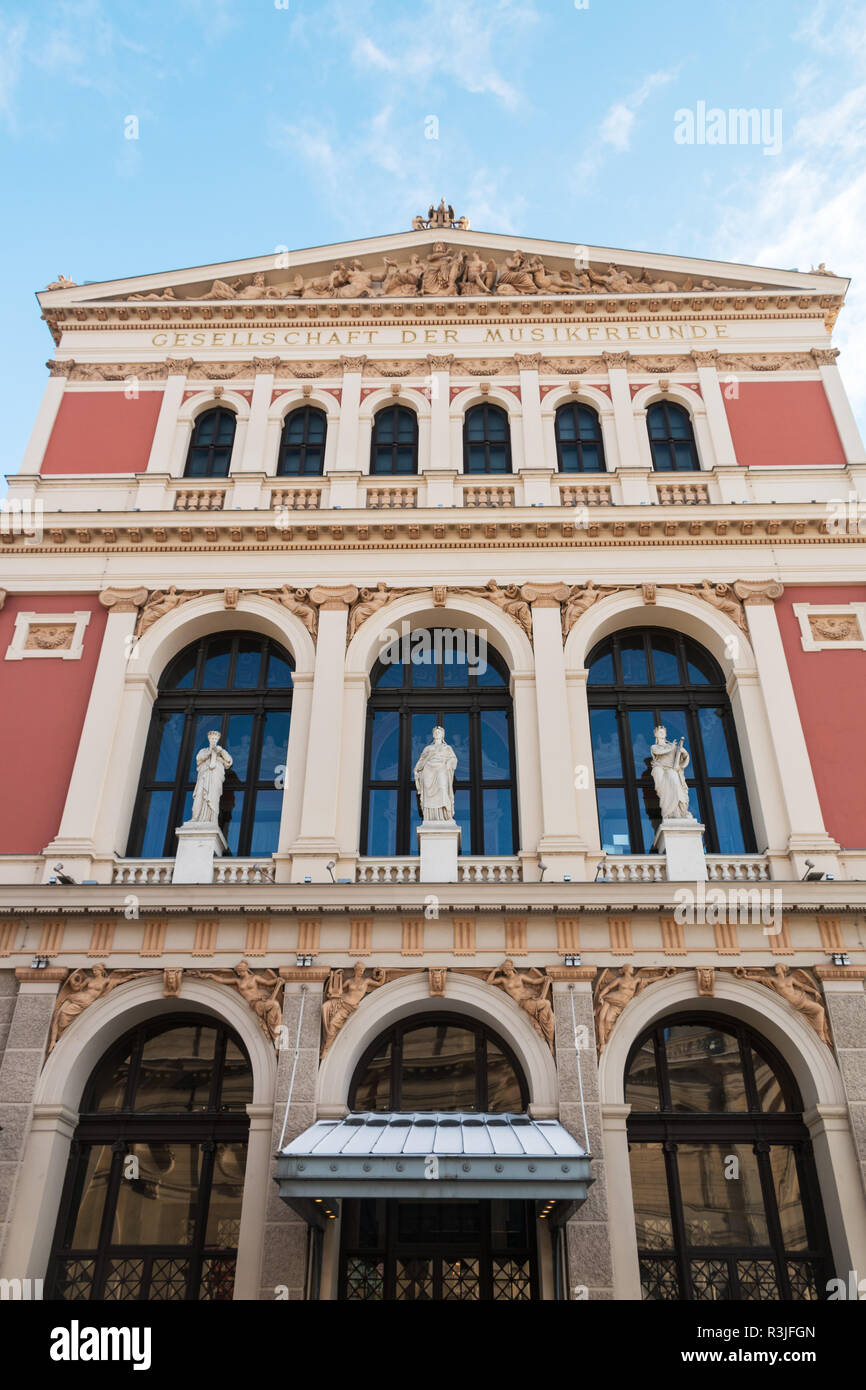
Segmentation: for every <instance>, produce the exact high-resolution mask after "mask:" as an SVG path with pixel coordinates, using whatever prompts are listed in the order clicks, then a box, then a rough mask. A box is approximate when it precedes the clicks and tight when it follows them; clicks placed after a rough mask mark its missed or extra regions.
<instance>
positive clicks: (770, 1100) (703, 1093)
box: [625, 1013, 832, 1301]
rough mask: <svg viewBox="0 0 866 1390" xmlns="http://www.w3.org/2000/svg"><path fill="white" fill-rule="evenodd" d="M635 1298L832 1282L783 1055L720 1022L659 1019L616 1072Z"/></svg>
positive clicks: (764, 1292)
mask: <svg viewBox="0 0 866 1390" xmlns="http://www.w3.org/2000/svg"><path fill="white" fill-rule="evenodd" d="M625 1099H626V1101H627V1102H628V1103H629V1104H630V1105H631V1114H630V1115H629V1117H628V1121H627V1126H628V1141H629V1151H630V1160H631V1181H632V1195H633V1200H634V1212H635V1226H636V1230H637V1244H638V1257H639V1260H640V1270H641V1287H642V1291H643V1296H644V1298H646V1299H687V1300H692V1299H694V1300H710V1301H715V1300H728V1299H754V1300H763V1299H770V1300H777V1299H795V1300H800V1299H818V1298H821V1297H823V1296H824V1292H825V1289H826V1281H827V1279H828V1278H831V1277H832V1267H831V1263H830V1254H829V1245H828V1240H827V1230H826V1225H825V1222H824V1214H823V1210H822V1206H821V1197H820V1193H819V1189H818V1182H817V1177H816V1173H815V1162H814V1158H813V1156H812V1145H811V1142H810V1140H809V1131H808V1129H807V1128H806V1125H805V1123H804V1121H803V1114H802V1111H803V1103H802V1100H801V1098H800V1095H799V1093H798V1091H797V1087H796V1085H795V1084H794V1080H793V1078H792V1076H791V1075H790V1073H789V1071H788V1069H787V1067H786V1066H785V1064H784V1062H783V1061H782V1058H781V1057H779V1055H778V1054H777V1053H776V1052H775V1051H774V1049H773V1048H772V1047H770V1045H769V1044H768V1043H767V1042H766V1041H765V1040H764V1039H763V1038H760V1037H758V1036H757V1035H756V1034H754V1033H752V1032H751V1030H750V1029H748V1028H747V1027H746V1026H745V1025H744V1024H742V1023H740V1022H737V1021H736V1020H733V1019H727V1018H723V1017H721V1016H720V1015H716V1014H711V1015H702V1014H699V1013H696V1014H683V1015H677V1016H676V1017H673V1018H665V1019H663V1020H662V1021H661V1022H660V1023H657V1024H655V1025H654V1026H653V1027H652V1028H650V1029H648V1031H647V1032H646V1033H645V1034H644V1035H643V1037H641V1038H639V1039H638V1041H637V1042H636V1043H635V1045H634V1047H633V1048H632V1050H631V1054H630V1057H629V1061H628V1065H627V1067H626V1086H625Z"/></svg>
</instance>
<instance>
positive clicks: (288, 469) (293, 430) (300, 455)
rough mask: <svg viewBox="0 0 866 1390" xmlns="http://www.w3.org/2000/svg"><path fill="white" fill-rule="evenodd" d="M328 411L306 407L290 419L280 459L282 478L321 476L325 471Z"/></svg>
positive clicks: (283, 439) (279, 471)
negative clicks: (326, 413) (326, 412)
mask: <svg viewBox="0 0 866 1390" xmlns="http://www.w3.org/2000/svg"><path fill="white" fill-rule="evenodd" d="M327 427H328V421H327V417H326V415H325V412H324V410H317V409H316V407H315V406H312V405H305V406H302V407H301V408H300V410H293V411H292V412H291V414H290V415H287V416H286V419H285V422H284V424H283V433H282V436H281V438H280V452H279V457H278V459H277V475H278V476H279V477H294V478H297V477H319V476H320V475H321V474H322V473H323V472H324V468H325V435H326V433H327Z"/></svg>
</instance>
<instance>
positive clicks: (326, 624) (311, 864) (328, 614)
mask: <svg viewBox="0 0 866 1390" xmlns="http://www.w3.org/2000/svg"><path fill="white" fill-rule="evenodd" d="M310 597H311V599H312V601H313V603H315V604H317V605H318V606H319V632H318V637H317V639H316V667H315V674H314V676H313V707H312V712H311V716H310V737H309V744H308V749H307V767H306V775H305V777H304V801H303V806H302V807H301V833H300V835H299V836H298V838H297V840H296V841H295V843H294V845H293V846H292V882H293V883H303V881H304V879H305V877H307V876H309V877H311V878H312V879H313V881H314V882H330V877H329V875H328V873H327V862H328V860H330V859H334V860H336V859H337V856H338V854H339V849H340V847H339V844H338V842H337V806H338V801H339V790H340V773H341V768H342V730H343V677H344V672H345V665H346V628H347V624H348V619H349V604H350V603H353V602H354V601H355V599H356V598H357V597H358V590H357V589H356V588H355V587H354V585H351V584H346V585H343V586H342V587H340V588H326V587H317V588H314V589H311V591H310Z"/></svg>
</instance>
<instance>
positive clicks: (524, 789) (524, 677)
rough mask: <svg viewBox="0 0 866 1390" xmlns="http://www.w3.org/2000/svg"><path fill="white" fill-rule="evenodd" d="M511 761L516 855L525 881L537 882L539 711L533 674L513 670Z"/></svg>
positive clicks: (539, 786) (539, 821)
mask: <svg viewBox="0 0 866 1390" xmlns="http://www.w3.org/2000/svg"><path fill="white" fill-rule="evenodd" d="M510 687H511V699H512V703H513V708H514V758H515V762H516V764H517V803H518V820H519V822H520V849H519V854H520V858H521V860H522V862H523V877H524V881H526V882H530V881H531V882H536V881H537V880H538V869H537V867H536V866H537V864H538V859H539V855H538V843H539V841H540V839H541V835H542V822H541V776H540V769H539V765H538V709H537V705H536V700H535V672H534V671H512V673H511V681H510Z"/></svg>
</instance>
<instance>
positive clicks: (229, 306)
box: [42, 289, 844, 342]
mask: <svg viewBox="0 0 866 1390" xmlns="http://www.w3.org/2000/svg"><path fill="white" fill-rule="evenodd" d="M843 303H844V295H841V294H827V293H826V292H825V291H822V290H818V289H814V290H804V291H802V292H799V293H798V292H793V293H787V294H786V293H771V294H768V293H766V292H765V291H762V292H761V293H757V292H749V291H727V292H720V293H717V292H709V293H707V294H692V295H689V294H685V293H681V294H648V295H637V294H621V295H612V296H610V297H608V296H597V297H595V298H592V297H588V296H585V295H581V296H574V297H568V296H557V297H556V299H550V298H545V297H544V296H535V295H530V296H523V297H521V298H519V299H513V300H507V299H502V300H493V301H483V300H481V301H475V300H472V299H453V298H446V299H436V298H430V299H425V300H423V301H419V300H410V299H407V300H401V299H396V298H395V299H384V300H383V299H377V300H369V299H364V300H356V301H353V300H341V301H339V302H338V303H334V302H330V301H326V300H302V301H293V302H292V301H285V300H279V301H274V300H265V301H260V302H252V303H251V302H249V301H246V302H241V303H238V302H237V301H231V300H229V301H220V300H217V301H214V302H213V303H211V304H210V305H208V306H206V307H205V306H202V305H201V304H196V303H190V302H188V301H186V302H185V301H177V302H171V301H168V302H163V303H160V304H123V303H116V302H110V303H104V304H101V305H97V304H89V305H78V306H75V305H65V306H58V307H57V308H46V309H45V310H44V311H43V314H42V317H43V319H44V320H45V322H46V323H47V324H48V326H49V328H50V330H51V333H52V336H53V337H54V341H55V342H59V341H60V335H61V333H65V332H74V331H76V330H80V329H87V330H88V331H93V330H99V329H104V330H106V331H117V329H118V328H121V329H123V328H127V329H129V328H132V329H134V328H147V327H152V326H153V325H159V324H171V323H174V324H176V325H178V326H179V327H181V326H182V328H183V329H184V330H189V331H197V330H206V329H212V328H216V327H219V326H220V325H223V324H226V325H230V324H236V325H243V326H244V327H245V328H250V329H254V328H261V329H271V328H274V327H277V326H281V325H284V326H287V327H289V326H292V325H297V324H317V325H319V326H323V325H331V326H338V325H340V324H346V325H349V326H353V327H356V328H357V327H361V326H365V327H371V328H375V327H377V326H381V325H383V324H389V323H398V324H402V325H404V326H406V327H409V326H411V325H413V324H430V323H431V322H438V323H441V324H452V325H460V324H482V325H484V324H486V325H491V324H514V323H515V322H529V323H531V322H538V323H544V322H549V321H550V319H551V318H553V317H555V318H557V319H567V320H568V322H569V323H572V324H580V323H587V324H590V323H603V322H606V321H611V322H618V323H639V322H645V321H646V320H647V319H648V318H663V319H670V320H673V321H678V320H684V319H690V320H698V321H702V320H710V319H718V318H724V319H727V320H730V319H744V320H748V319H803V318H815V319H825V320H826V319H827V318H828V317H830V318H831V319H832V321H833V322H835V318H836V316H837V315H838V312H839V310H840V309H841V307H842V305H843ZM830 326H832V325H831V324H828V327H830Z"/></svg>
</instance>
